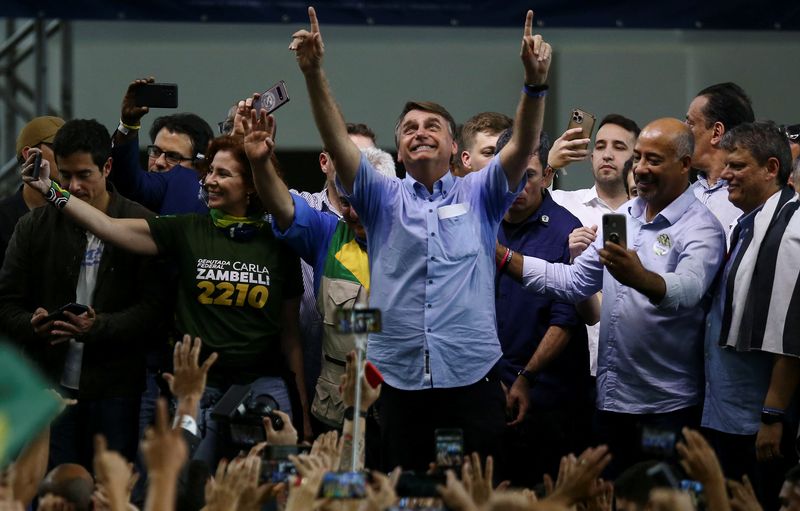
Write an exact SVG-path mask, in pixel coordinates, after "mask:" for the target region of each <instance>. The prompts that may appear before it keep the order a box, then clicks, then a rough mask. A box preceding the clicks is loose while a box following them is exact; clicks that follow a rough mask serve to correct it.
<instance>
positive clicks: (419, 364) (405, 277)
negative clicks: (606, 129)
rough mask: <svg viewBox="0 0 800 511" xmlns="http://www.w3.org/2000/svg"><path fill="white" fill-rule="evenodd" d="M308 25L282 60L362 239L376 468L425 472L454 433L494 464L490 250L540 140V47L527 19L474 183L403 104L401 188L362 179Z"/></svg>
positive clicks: (314, 30)
mask: <svg viewBox="0 0 800 511" xmlns="http://www.w3.org/2000/svg"><path fill="white" fill-rule="evenodd" d="M309 18H310V21H311V27H310V31H309V30H301V31H298V32H296V33H295V34H294V35H293V39H292V43H291V45H290V47H289V48H290V49H291V50H294V51H295V52H296V55H297V61H298V65H299V66H300V69H301V71H302V72H303V74H304V76H305V79H306V85H307V87H308V92H309V98H310V101H311V107H312V111H313V113H314V119H315V121H316V123H317V128H318V129H319V131H320V134H321V136H322V140H323V142H324V145H325V147H326V148H327V149H328V150H329V152H330V155H331V157H332V158H333V160H334V162H335V163H336V169H337V172H338V179H339V181H340V182H341V184H342V185H343V187H344V189H345V190H346V191H347V192H350V193H351V196H350V197H349V199H350V202H351V204H352V205H353V206H354V207H355V208H356V210H357V211H358V214H359V216H360V218H361V219H362V222H363V224H364V226H365V227H366V229H367V241H368V253H369V262H370V268H371V288H370V306H371V307H377V308H379V309H381V310H382V311H383V332H382V333H380V334H373V335H371V336H370V339H369V347H368V357H369V359H370V360H372V361H373V362H374V363H375V364H376V365H377V366H378V368H379V369H380V370H381V372H382V373H383V375H384V377H385V378H386V384H385V385H384V387H383V395H382V396H381V401H382V402H381V406H380V416H381V435H382V437H383V441H382V444H383V452H382V454H383V459H382V461H383V463H384V466H385V467H394V466H396V465H398V464H401V465H402V466H403V467H404V468H408V469H421V468H425V467H426V466H427V463H428V462H430V461H431V460H432V459H433V454H434V453H433V439H434V430H435V429H436V428H461V429H463V432H464V444H465V447H466V450H467V451H479V452H480V453H482V454H484V455H485V454H491V453H496V452H498V451H499V436H500V433H502V430H503V428H504V408H505V406H504V405H505V402H504V398H503V392H502V389H501V387H500V382H499V380H498V378H497V375H496V374H495V372H494V371H493V370H492V369H493V367H494V365H495V363H496V362H497V361H498V360H499V359H500V356H501V352H500V344H499V342H498V340H497V330H496V325H495V314H494V252H495V250H494V247H495V240H496V235H497V228H498V226H499V224H500V221H501V219H502V217H503V214H504V213H505V212H506V210H507V209H508V207H509V206H510V204H511V202H512V201H513V199H514V197H515V196H516V193H517V192H518V191H519V189H520V188H521V185H523V184H524V182H523V181H524V180H523V176H524V174H525V169H526V167H527V162H528V155H529V154H531V153H532V152H533V151H534V150H535V145H536V142H537V140H538V137H539V132H540V131H541V126H542V117H543V115H544V96H545V95H546V91H547V85H546V83H545V82H546V80H547V72H548V70H549V68H550V52H551V49H550V45H549V44H547V43H545V42H544V41H543V40H542V38H541V36H539V35H536V36H534V35H533V34H532V26H533V12H532V11H529V12H528V15H527V19H526V21H525V32H524V37H523V41H522V48H521V54H520V57H521V59H522V63H523V67H524V70H525V81H524V82H523V83H524V86H523V91H522V94H521V96H520V100H519V106H518V108H517V113H516V124H515V126H514V136H513V137H512V139H511V140H510V141H509V143H508V145H507V146H506V148H505V149H504V150H503V151H502V152H501V153H500V154H499V155H497V156H496V157H495V158H493V159H492V161H491V163H490V164H489V165H488V166H487V167H486V168H485V169H483V170H481V171H479V172H474V173H471V174H469V175H468V176H467V177H466V178H463V179H461V178H456V177H454V176H453V175H452V174H451V173H450V169H449V164H450V159H451V157H452V156H453V155H454V154H455V152H456V144H455V142H454V140H453V134H454V132H455V123H454V121H453V118H452V116H450V114H449V113H448V112H447V110H445V109H444V108H443V107H441V106H440V105H437V104H435V103H430V102H409V103H407V104H406V107H405V109H404V110H403V112H402V114H401V116H400V119H399V121H398V123H397V125H396V128H395V137H396V141H397V147H398V160H399V161H400V162H401V163H403V165H404V166H405V169H406V172H407V176H406V178H405V179H404V180H402V181H401V180H399V179H396V178H395V179H393V178H387V177H385V176H381V175H379V174H378V173H377V172H375V170H374V169H373V168H372V167H371V165H369V163H368V162H367V161H366V160H365V159H364V158H362V156H361V153H360V152H359V151H358V148H357V147H356V146H355V145H354V144H353V143H352V142H351V141H350V139H349V138H348V137H347V130H346V128H345V123H344V120H343V118H342V115H341V113H340V112H339V109H338V107H337V106H336V103H335V101H334V99H333V96H332V94H331V92H330V89H329V86H328V83H327V79H326V77H325V73H324V72H323V70H322V67H321V60H322V55H323V48H324V47H323V44H322V36H321V34H320V32H319V23H318V22H317V18H316V13H315V12H314V9H313V8H309ZM420 79H424V77H420ZM420 446H430V447H431V449H430V450H428V449H425V448H420Z"/></svg>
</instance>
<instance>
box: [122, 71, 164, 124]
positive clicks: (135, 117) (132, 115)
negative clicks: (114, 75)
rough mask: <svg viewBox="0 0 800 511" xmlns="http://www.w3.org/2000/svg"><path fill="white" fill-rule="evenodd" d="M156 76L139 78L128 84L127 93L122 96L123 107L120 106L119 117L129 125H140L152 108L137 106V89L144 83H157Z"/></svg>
mask: <svg viewBox="0 0 800 511" xmlns="http://www.w3.org/2000/svg"><path fill="white" fill-rule="evenodd" d="M155 81H156V79H155V77H153V76H151V77H150V78H138V79H136V80H134V81H132V82H131V83H130V85H128V89H127V90H126V91H125V95H124V96H122V107H121V108H120V113H119V119H120V121H121V122H122V123H123V124H125V125H127V126H139V125H141V123H142V117H144V116H145V115H147V112H149V111H150V109H149V108H148V107H146V106H136V90H137V89H138V88H139V87H141V86H142V85H145V84H148V83H155Z"/></svg>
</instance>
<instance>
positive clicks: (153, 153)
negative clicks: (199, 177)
mask: <svg viewBox="0 0 800 511" xmlns="http://www.w3.org/2000/svg"><path fill="white" fill-rule="evenodd" d="M162 154H163V155H164V160H165V161H166V162H167V163H168V164H169V165H177V164H179V163H180V162H182V161H191V160H193V159H194V158H187V157H185V156H183V155H181V154H180V153H175V152H172V151H164V150H163V149H161V148H160V147H158V146H157V145H149V146H147V155H148V156H150V157H151V158H153V159H156V160H157V159H159V158H160V157H161V155H162Z"/></svg>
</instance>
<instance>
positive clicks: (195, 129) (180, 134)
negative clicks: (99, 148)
mask: <svg viewBox="0 0 800 511" xmlns="http://www.w3.org/2000/svg"><path fill="white" fill-rule="evenodd" d="M153 81H154V79H153V78H149V79H146V80H144V79H142V80H134V81H133V82H132V83H131V84H130V85H129V86H128V90H127V92H126V93H125V96H124V97H123V98H122V110H121V113H120V122H119V127H118V128H117V131H115V132H114V137H113V143H114V148H113V150H112V157H113V158H114V170H113V171H112V172H111V176H110V177H111V181H112V182H113V183H114V185H116V187H117V189H118V190H119V192H120V193H121V194H122V195H124V196H125V197H128V198H130V199H132V200H135V201H137V202H139V203H140V204H142V205H143V206H145V207H147V208H148V209H150V210H151V211H154V212H156V213H158V214H161V215H172V214H179V213H205V212H207V211H208V207H207V206H206V205H205V204H204V203H203V202H202V201H201V200H199V199H198V192H199V191H200V183H199V176H198V173H197V171H196V170H195V167H196V165H197V164H198V162H200V161H202V160H203V153H204V152H205V149H206V147H207V146H208V142H209V141H210V140H211V139H212V138H213V137H214V133H213V132H212V130H211V127H210V126H209V125H208V123H207V122H205V121H204V120H203V119H201V118H200V117H198V116H197V115H195V114H191V113H178V114H173V115H167V116H163V117H159V118H157V119H156V120H155V121H154V122H153V126H152V127H151V128H150V139H151V140H152V142H153V143H152V144H151V145H149V146H147V171H145V170H144V169H143V168H141V166H140V165H139V129H140V128H141V119H142V117H144V115H145V114H147V112H148V108H147V107H138V106H136V105H135V102H134V94H135V91H136V89H137V88H138V87H140V86H142V85H144V84H146V83H152V82H153Z"/></svg>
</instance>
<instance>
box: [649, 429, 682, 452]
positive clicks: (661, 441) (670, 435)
mask: <svg viewBox="0 0 800 511" xmlns="http://www.w3.org/2000/svg"><path fill="white" fill-rule="evenodd" d="M676 436H677V435H676V433H675V432H674V431H670V430H665V429H658V428H650V427H647V426H645V427H644V428H642V452H644V453H647V454H650V455H652V456H655V457H658V458H672V457H673V456H674V455H675V440H676Z"/></svg>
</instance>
